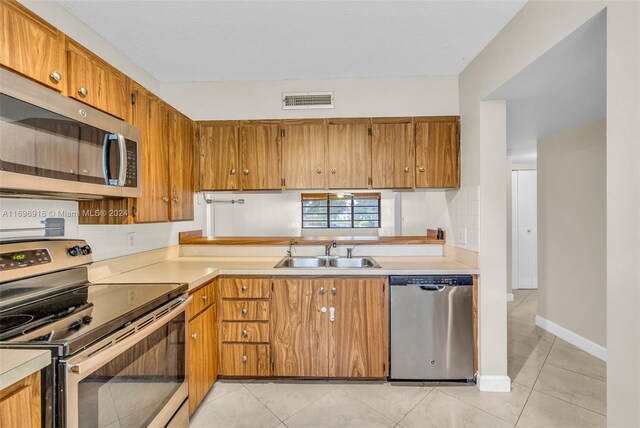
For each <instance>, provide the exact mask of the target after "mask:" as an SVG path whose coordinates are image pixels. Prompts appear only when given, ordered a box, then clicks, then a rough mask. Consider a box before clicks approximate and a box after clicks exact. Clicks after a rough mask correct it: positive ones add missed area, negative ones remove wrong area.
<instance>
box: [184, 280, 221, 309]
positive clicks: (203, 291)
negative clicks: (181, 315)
mask: <svg viewBox="0 0 640 428" xmlns="http://www.w3.org/2000/svg"><path fill="white" fill-rule="evenodd" d="M191 295H192V296H193V300H192V301H191V306H190V307H189V311H190V312H189V317H190V318H193V317H194V316H196V315H197V314H198V313H200V312H202V310H204V309H205V308H207V307H209V306H210V305H211V304H213V303H214V301H215V297H214V286H213V282H211V283H209V284H207V285H205V286H204V287H201V288H199V289H198V290H197V291H196V292H194V293H193V294H191Z"/></svg>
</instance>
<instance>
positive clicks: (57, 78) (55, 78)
mask: <svg viewBox="0 0 640 428" xmlns="http://www.w3.org/2000/svg"><path fill="white" fill-rule="evenodd" d="M49 77H50V78H51V80H53V81H54V82H59V81H61V80H62V74H60V72H59V71H54V72H52V73H51V74H50V75H49Z"/></svg>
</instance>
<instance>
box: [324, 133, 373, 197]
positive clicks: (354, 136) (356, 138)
mask: <svg viewBox="0 0 640 428" xmlns="http://www.w3.org/2000/svg"><path fill="white" fill-rule="evenodd" d="M327 158H328V165H327V167H328V168H329V171H328V172H329V174H328V180H329V186H328V187H329V188H330V189H366V188H367V187H369V179H370V177H371V143H370V140H369V124H368V123H367V122H362V123H343V122H339V123H331V122H330V123H329V125H328V144H327Z"/></svg>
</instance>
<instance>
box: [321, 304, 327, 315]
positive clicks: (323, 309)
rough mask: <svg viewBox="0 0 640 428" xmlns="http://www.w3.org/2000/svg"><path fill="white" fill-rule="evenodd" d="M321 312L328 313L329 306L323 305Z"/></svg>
mask: <svg viewBox="0 0 640 428" xmlns="http://www.w3.org/2000/svg"><path fill="white" fill-rule="evenodd" d="M320 312H322V313H323V314H326V313H327V308H325V307H324V306H323V307H322V309H320Z"/></svg>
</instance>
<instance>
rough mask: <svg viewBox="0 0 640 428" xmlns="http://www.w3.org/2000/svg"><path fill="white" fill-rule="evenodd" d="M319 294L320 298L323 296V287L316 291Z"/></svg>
mask: <svg viewBox="0 0 640 428" xmlns="http://www.w3.org/2000/svg"><path fill="white" fill-rule="evenodd" d="M318 292H319V293H320V295H321V296H323V295H324V287H320V290H319V291H318Z"/></svg>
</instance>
